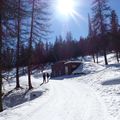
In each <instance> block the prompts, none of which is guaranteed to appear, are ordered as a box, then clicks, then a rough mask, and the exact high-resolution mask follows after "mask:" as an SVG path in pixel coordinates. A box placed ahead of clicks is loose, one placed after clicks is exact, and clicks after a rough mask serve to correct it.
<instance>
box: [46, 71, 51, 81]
mask: <svg viewBox="0 0 120 120" xmlns="http://www.w3.org/2000/svg"><path fill="white" fill-rule="evenodd" d="M46 76H47V82H49V77H50V75H49V73H46Z"/></svg>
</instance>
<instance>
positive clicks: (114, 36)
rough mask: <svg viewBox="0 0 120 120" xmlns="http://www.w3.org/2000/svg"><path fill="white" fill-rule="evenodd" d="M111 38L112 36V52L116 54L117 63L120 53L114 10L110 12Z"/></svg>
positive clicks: (116, 18)
mask: <svg viewBox="0 0 120 120" xmlns="http://www.w3.org/2000/svg"><path fill="white" fill-rule="evenodd" d="M111 36H112V45H113V50H114V51H115V53H116V58H117V62H119V52H120V48H119V45H120V42H119V41H120V40H119V37H118V36H119V23H118V16H117V14H116V12H115V10H112V12H111Z"/></svg>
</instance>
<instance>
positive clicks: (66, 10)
mask: <svg viewBox="0 0 120 120" xmlns="http://www.w3.org/2000/svg"><path fill="white" fill-rule="evenodd" d="M74 7H75V3H74V0H58V3H57V9H58V11H59V13H61V14H63V15H65V16H70V15H72V14H73V12H74Z"/></svg>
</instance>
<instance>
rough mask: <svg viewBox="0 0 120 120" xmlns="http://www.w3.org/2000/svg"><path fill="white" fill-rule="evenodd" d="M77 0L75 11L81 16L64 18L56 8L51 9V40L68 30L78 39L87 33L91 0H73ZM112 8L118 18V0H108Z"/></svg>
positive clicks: (119, 14)
mask: <svg viewBox="0 0 120 120" xmlns="http://www.w3.org/2000/svg"><path fill="white" fill-rule="evenodd" d="M74 1H77V3H78V2H79V3H78V6H77V7H76V8H75V11H76V12H77V13H78V14H79V15H80V16H81V17H78V16H76V17H75V19H73V18H72V17H68V18H65V16H64V15H60V14H59V13H58V12H57V10H56V9H54V10H53V16H52V17H53V18H52V26H51V29H52V31H54V32H53V33H52V35H51V40H50V41H51V42H53V41H54V40H55V37H56V36H59V35H62V36H63V37H65V35H66V32H68V31H70V32H71V33H72V35H73V37H74V38H75V39H77V40H79V38H80V36H83V37H86V36H87V35H88V13H91V4H92V1H93V0H74ZM108 1H109V5H110V6H111V8H112V9H114V10H116V12H117V14H118V17H119V19H120V1H119V0H108Z"/></svg>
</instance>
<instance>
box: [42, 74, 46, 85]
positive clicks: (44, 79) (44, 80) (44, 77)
mask: <svg viewBox="0 0 120 120" xmlns="http://www.w3.org/2000/svg"><path fill="white" fill-rule="evenodd" d="M45 82H46V75H45V73H44V72H43V83H45Z"/></svg>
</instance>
